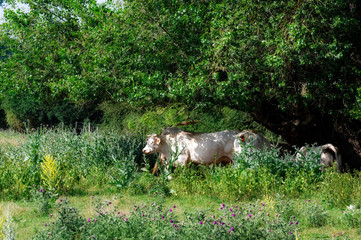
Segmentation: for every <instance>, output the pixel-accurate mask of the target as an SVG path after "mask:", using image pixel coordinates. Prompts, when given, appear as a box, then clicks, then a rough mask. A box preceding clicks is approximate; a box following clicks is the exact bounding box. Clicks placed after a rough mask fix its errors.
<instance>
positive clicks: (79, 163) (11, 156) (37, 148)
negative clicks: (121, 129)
mask: <svg viewBox="0 0 361 240" xmlns="http://www.w3.org/2000/svg"><path fill="white" fill-rule="evenodd" d="M143 142H144V138H143V136H139V135H118V134H117V133H115V132H83V133H82V134H77V133H75V132H74V131H72V130H60V129H51V130H44V129H42V130H39V131H35V132H32V133H30V134H28V136H27V139H26V141H25V142H24V143H21V144H20V145H19V146H16V145H15V146H14V145H9V144H7V145H1V146H0V167H1V168H0V192H1V196H2V197H4V198H7V199H17V198H23V197H30V195H29V189H30V188H32V187H34V186H35V187H38V188H39V189H40V188H42V187H43V186H45V185H48V188H49V184H53V185H54V186H52V187H56V188H57V189H56V190H57V191H59V193H60V194H72V193H75V192H81V191H86V189H88V188H89V187H98V188H102V187H103V186H105V185H106V186H108V185H111V184H113V186H116V187H119V186H120V187H124V186H127V185H129V183H130V181H131V179H132V176H133V174H134V173H135V172H136V171H137V170H139V169H140V168H141V167H144V165H145V164H146V163H148V162H149V161H150V160H149V158H148V160H147V159H146V158H145V156H144V155H143V154H142V152H141V149H142V147H143ZM46 156H52V160H53V162H52V163H54V164H56V176H46V175H44V171H45V169H46V167H48V168H49V167H50V165H49V164H50V163H48V165H46V164H47V162H46V161H45V162H44V157H45V159H46ZM153 161H154V160H153ZM54 166H55V165H54ZM54 166H53V167H54ZM48 170H50V169H48ZM53 170H54V169H53ZM53 174H55V173H53ZM54 177H56V179H50V178H54ZM52 181H53V182H52ZM54 181H55V182H54ZM51 182H52V183H51Z"/></svg>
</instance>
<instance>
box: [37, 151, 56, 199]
mask: <svg viewBox="0 0 361 240" xmlns="http://www.w3.org/2000/svg"><path fill="white" fill-rule="evenodd" d="M41 170H42V172H41V179H42V180H43V184H44V186H46V187H47V188H48V189H49V190H52V191H55V192H56V191H57V190H58V187H59V165H58V164H57V163H56V161H55V159H54V158H53V157H52V156H51V155H45V156H44V161H43V162H42V163H41Z"/></svg>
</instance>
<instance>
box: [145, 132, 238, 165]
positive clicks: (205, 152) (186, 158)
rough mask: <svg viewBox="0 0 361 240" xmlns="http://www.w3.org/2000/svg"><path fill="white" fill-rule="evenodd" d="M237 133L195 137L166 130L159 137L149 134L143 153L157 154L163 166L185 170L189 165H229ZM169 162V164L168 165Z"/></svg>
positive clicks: (205, 134)
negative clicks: (225, 162) (163, 163)
mask: <svg viewBox="0 0 361 240" xmlns="http://www.w3.org/2000/svg"><path fill="white" fill-rule="evenodd" d="M236 134H237V132H236V131H228V130H225V131H222V132H213V133H194V132H188V131H183V130H181V129H179V128H176V127H166V128H163V131H162V133H161V134H160V135H158V134H151V135H150V136H149V138H148V139H147V144H146V146H145V147H144V148H143V150H142V151H143V153H145V154H151V153H156V152H159V153H161V154H163V155H164V156H163V157H162V158H163V161H164V160H166V161H165V162H166V163H165V164H169V162H173V161H174V162H173V166H185V165H186V164H188V163H196V164H203V165H208V164H213V163H220V162H223V161H228V162H231V159H232V158H233V143H234V139H235V136H236ZM167 162H168V163H167Z"/></svg>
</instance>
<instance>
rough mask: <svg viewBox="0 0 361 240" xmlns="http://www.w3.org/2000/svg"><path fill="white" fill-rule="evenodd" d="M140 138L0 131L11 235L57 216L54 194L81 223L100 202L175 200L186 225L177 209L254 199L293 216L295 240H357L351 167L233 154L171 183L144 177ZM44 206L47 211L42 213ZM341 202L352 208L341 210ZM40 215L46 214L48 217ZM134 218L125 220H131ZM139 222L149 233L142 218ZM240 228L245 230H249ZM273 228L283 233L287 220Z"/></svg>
mask: <svg viewBox="0 0 361 240" xmlns="http://www.w3.org/2000/svg"><path fill="white" fill-rule="evenodd" d="M142 141H143V140H142V136H136V137H135V138H129V137H127V136H123V135H117V134H115V133H111V132H110V133H104V132H95V133H92V132H90V133H89V132H87V133H84V134H81V135H77V134H75V133H74V132H72V131H67V130H65V131H60V130H57V129H55V130H41V131H38V132H33V133H32V134H29V135H24V134H17V133H13V132H11V131H2V132H0V148H1V151H0V157H1V158H0V193H2V194H1V196H0V201H2V202H0V206H1V209H2V210H3V211H4V209H8V208H9V209H10V210H11V214H12V217H13V219H14V221H15V223H16V225H17V227H16V231H17V236H18V238H17V239H31V238H33V237H34V236H35V235H36V234H37V233H38V232H42V231H43V230H44V229H49V228H48V227H44V223H48V224H49V223H51V222H52V221H55V219H56V218H57V217H58V216H57V214H56V212H57V208H56V202H58V201H59V198H61V199H65V198H67V199H69V201H70V205H71V206H73V207H75V208H76V209H78V210H79V212H80V215H81V216H83V217H84V218H85V219H88V218H92V217H94V216H96V214H97V212H96V211H95V207H96V206H98V207H99V206H101V205H102V204H101V203H103V205H104V201H105V200H107V202H111V203H112V204H111V205H109V206H107V207H106V208H107V211H109V212H114V211H116V212H117V211H119V212H121V213H125V214H129V213H130V212H132V210H133V205H137V206H140V205H143V204H147V205H150V204H151V203H152V202H157V203H158V204H161V205H162V206H163V207H164V208H172V206H174V205H175V206H176V208H174V211H173V213H174V214H176V215H177V218H178V220H179V221H189V219H188V217H187V216H185V215H184V213H185V212H197V211H199V210H201V211H203V212H204V213H206V214H207V216H211V215H214V216H215V217H220V216H221V214H222V212H220V210H219V208H220V205H221V204H222V203H225V204H226V205H227V206H231V205H241V204H250V203H251V204H256V205H257V204H260V203H261V202H263V203H265V204H266V209H267V211H269V212H270V214H273V215H272V216H274V215H275V214H281V216H282V217H283V218H284V219H283V221H285V222H286V223H287V221H290V219H289V218H290V217H291V216H295V218H297V221H299V230H298V231H297V237H298V239H361V231H359V230H358V229H360V228H361V210H360V207H361V200H360V199H361V191H360V189H361V180H360V179H361V174H359V173H354V174H350V173H343V174H339V173H337V172H335V171H334V170H332V169H331V170H329V171H326V172H319V170H318V169H319V168H318V165H317V164H315V163H314V162H313V159H311V158H310V159H309V160H308V162H306V163H304V164H303V165H295V163H293V162H292V161H289V159H288V158H289V157H290V156H286V157H283V158H280V157H279V155H278V153H277V152H275V151H273V152H272V151H271V152H268V153H263V154H260V155H257V154H254V155H252V156H251V157H249V156H240V157H238V158H237V159H236V165H234V166H227V167H215V168H213V167H204V166H198V167H195V166H192V167H188V168H177V169H175V171H174V173H173V180H172V181H170V182H169V181H165V182H164V181H163V179H162V176H157V177H155V176H153V175H151V174H150V173H149V171H150V170H151V166H152V164H151V160H152V158H144V156H143V155H142V154H140V153H139V152H140V151H139V148H140V147H141V146H142V144H143V142H142ZM11 142H12V143H11ZM18 144H19V145H18ZM46 154H51V155H52V156H54V159H55V160H56V165H57V166H58V167H54V166H53V167H51V166H48V167H49V169H58V170H56V171H59V173H60V174H59V178H58V179H57V181H59V182H57V183H52V185H45V182H44V181H45V180H44V179H43V178H42V177H41V174H42V171H43V170H42V166H41V162H42V159H43V156H45V155H46ZM287 157H288V158H287ZM153 158H154V156H153ZM153 160H154V159H153ZM141 168H142V171H140V169H141ZM145 169H148V172H144V171H145ZM52 187H56V189H55V188H54V189H52ZM156 192H157V193H156ZM48 194H50V195H48ZM49 196H51V198H48V197H49ZM283 202H285V203H283ZM44 204H45V205H44ZM49 204H50V206H51V209H50V210H49V211H48V212H46V206H48V205H49ZM351 204H352V205H354V206H355V207H356V210H355V211H351V212H350V211H349V210H347V208H346V207H347V206H349V205H351ZM44 207H45V208H44ZM342 211H344V213H342ZM50 214H52V215H54V217H53V218H50V217H49V215H50ZM52 219H54V220H52ZM231 219H232V218H231ZM138 220H139V219H138ZM138 220H136V221H138ZM136 221H135V223H134V224H139V222H136ZM257 221H258V220H257ZM259 221H261V220H259ZM55 222H56V221H55ZM142 224H143V225H144V224H145V225H144V226H147V227H149V229H148V230H151V231H153V230H152V228H153V227H154V226H153V225H152V224H150V223H142ZM147 224H149V225H147ZM54 226H55V225H54ZM104 226H105V225H101V224H100V225H99V228H100V229H98V230H94V229H95V228H94V229H93V230H94V231H98V232H101V231H105V230H104V229H103V230H102V228H103V227H104ZM208 227H209V226H208ZM248 227H249V229H248V230H250V231H251V229H252V226H248ZM279 228H280V229H283V230H285V229H287V226H280V227H279ZM189 229H192V228H189ZM189 229H188V230H189ZM167 231H170V232H171V231H172V229H168V230H167ZM252 231H253V230H252ZM184 234H191V233H189V232H187V233H186V232H185V233H184ZM187 236H191V235H187ZM293 236H295V235H293ZM253 239H255V238H253Z"/></svg>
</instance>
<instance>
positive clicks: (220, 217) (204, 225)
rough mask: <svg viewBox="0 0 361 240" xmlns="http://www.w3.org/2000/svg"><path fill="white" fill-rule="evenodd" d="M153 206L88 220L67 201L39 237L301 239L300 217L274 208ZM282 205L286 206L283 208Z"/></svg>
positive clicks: (103, 211)
mask: <svg viewBox="0 0 361 240" xmlns="http://www.w3.org/2000/svg"><path fill="white" fill-rule="evenodd" d="M154 200H155V201H153V202H152V203H150V204H144V205H140V206H137V205H134V207H133V208H132V209H131V210H130V213H128V214H124V213H121V212H119V211H117V210H116V209H115V210H114V211H113V212H108V208H107V207H108V206H109V205H111V202H107V204H106V205H103V207H102V208H97V209H96V213H95V215H93V216H88V217H86V218H83V217H82V216H80V214H79V212H78V211H77V210H76V209H75V208H74V207H70V206H69V205H68V202H67V201H65V200H61V202H59V206H58V214H57V216H56V220H53V219H52V220H51V221H50V222H49V223H45V224H44V226H45V227H44V229H43V230H42V231H41V232H40V233H38V234H37V236H36V239H48V238H49V237H50V238H53V239H69V238H74V237H76V238H78V239H83V238H84V239H85V238H94V239H125V238H135V239H154V238H166V239H174V238H180V239H190V238H196V239H219V238H227V239H243V238H247V239H296V236H297V232H298V231H299V226H298V221H297V220H296V217H293V218H292V219H287V218H285V217H283V216H282V215H280V214H275V213H274V212H273V211H270V210H269V207H268V206H267V204H265V203H262V202H259V201H257V202H255V203H251V204H240V205H227V204H221V205H220V206H219V210H216V211H212V212H215V213H212V212H209V211H197V212H185V213H184V214H183V215H178V214H177V213H175V211H174V210H175V209H176V208H177V207H179V206H176V205H173V206H168V207H167V206H164V205H162V204H160V203H159V202H158V201H157V198H155V199H154ZM281 208H282V206H280V209H281Z"/></svg>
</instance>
